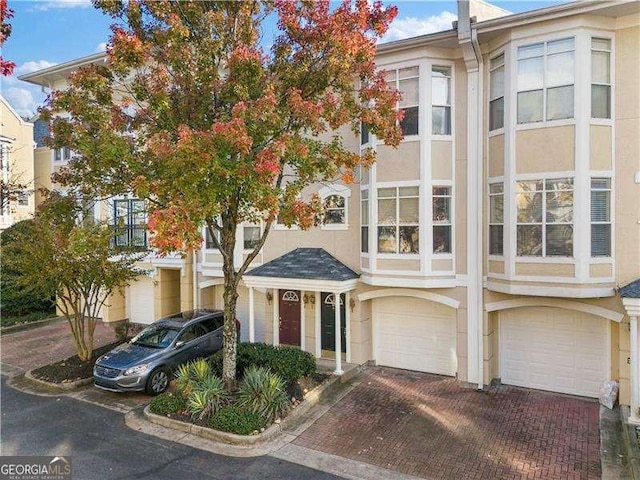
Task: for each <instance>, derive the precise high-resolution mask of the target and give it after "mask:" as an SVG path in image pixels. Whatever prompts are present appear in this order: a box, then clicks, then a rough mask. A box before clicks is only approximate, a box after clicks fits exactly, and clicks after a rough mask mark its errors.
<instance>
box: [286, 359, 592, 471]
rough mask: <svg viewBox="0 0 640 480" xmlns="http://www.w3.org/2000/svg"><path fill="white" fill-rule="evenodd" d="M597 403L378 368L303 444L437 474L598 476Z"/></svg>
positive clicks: (367, 373)
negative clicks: (461, 384)
mask: <svg viewBox="0 0 640 480" xmlns="http://www.w3.org/2000/svg"><path fill="white" fill-rule="evenodd" d="M598 412H599V407H598V403H597V402H596V401H592V400H588V399H582V398H577V397H571V396H567V395H559V394H554V393H547V392H541V391H536V390H529V389H524V388H517V387H510V386H500V387H492V388H491V389H490V390H489V391H488V392H478V391H475V390H472V389H465V388H461V387H459V386H458V385H457V382H456V380H454V379H452V378H449V377H442V376H438V375H430V374H423V373H416V372H407V371H404V370H396V369H391V368H383V367H372V368H369V369H367V370H365V372H364V373H363V374H362V383H361V384H359V385H358V386H357V387H356V388H355V389H354V390H353V391H352V392H350V393H349V394H348V395H347V396H346V397H344V398H343V399H342V400H340V401H339V402H338V403H337V404H336V405H335V406H333V407H332V408H331V409H330V410H329V411H328V412H327V413H326V414H325V415H323V416H322V417H321V418H320V419H318V420H317V421H316V422H315V423H314V424H313V425H312V426H311V427H309V428H308V429H307V430H306V431H305V432H304V433H303V434H302V435H300V436H299V437H298V438H297V439H296V441H295V443H296V444H298V445H300V446H304V447H307V448H312V449H315V450H320V451H323V452H327V453H331V454H334V455H339V456H343V457H348V458H351V459H354V460H358V461H361V462H366V463H370V464H373V465H377V466H380V467H384V468H389V469H393V470H396V471H399V472H402V473H406V474H410V475H415V476H419V477H423V478H430V479H431V478H433V479H455V480H462V479H464V480H469V479H482V480H485V479H553V480H556V479H562V480H568V479H599V478H600V475H601V471H600V452H599V449H600V438H599V430H598Z"/></svg>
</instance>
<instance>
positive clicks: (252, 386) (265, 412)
mask: <svg viewBox="0 0 640 480" xmlns="http://www.w3.org/2000/svg"><path fill="white" fill-rule="evenodd" d="M238 405H240V406H241V407H244V408H246V409H247V410H249V411H251V412H253V413H255V414H256V415H258V416H260V418H262V419H263V420H264V421H265V422H267V423H271V422H273V421H274V420H275V419H276V418H278V417H282V416H283V415H284V414H285V413H286V412H287V410H288V409H289V399H288V398H287V394H286V393H285V383H284V380H283V379H282V378H281V377H280V376H279V375H277V374H275V373H272V372H271V371H270V370H269V369H267V368H263V367H258V368H256V367H249V368H248V369H247V370H246V371H245V372H244V378H243V379H242V383H241V384H240V392H239V396H238Z"/></svg>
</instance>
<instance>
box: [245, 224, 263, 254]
mask: <svg viewBox="0 0 640 480" xmlns="http://www.w3.org/2000/svg"><path fill="white" fill-rule="evenodd" d="M261 236H262V231H261V229H260V227H259V226H257V225H246V226H244V227H242V241H243V248H244V249H245V250H253V249H254V248H256V247H257V246H258V243H260V237H261Z"/></svg>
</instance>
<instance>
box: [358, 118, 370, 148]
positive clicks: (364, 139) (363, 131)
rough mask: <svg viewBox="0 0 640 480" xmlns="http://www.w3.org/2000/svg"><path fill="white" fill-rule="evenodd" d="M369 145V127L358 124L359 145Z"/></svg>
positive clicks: (364, 124)
mask: <svg viewBox="0 0 640 480" xmlns="http://www.w3.org/2000/svg"><path fill="white" fill-rule="evenodd" d="M367 143H369V126H368V125H367V124H366V123H364V122H362V123H361V124H360V145H365V144H367Z"/></svg>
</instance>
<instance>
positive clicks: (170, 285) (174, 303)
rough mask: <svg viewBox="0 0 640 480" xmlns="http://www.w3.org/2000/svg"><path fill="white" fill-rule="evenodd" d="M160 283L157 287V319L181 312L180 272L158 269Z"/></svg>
mask: <svg viewBox="0 0 640 480" xmlns="http://www.w3.org/2000/svg"><path fill="white" fill-rule="evenodd" d="M157 281H158V283H157V285H156V289H155V292H156V304H157V305H158V306H159V309H158V310H156V313H157V317H164V316H165V315H171V314H172V313H176V312H180V311H181V310H182V309H181V304H180V289H181V288H180V270H177V269H171V268H161V269H158V280H157Z"/></svg>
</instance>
